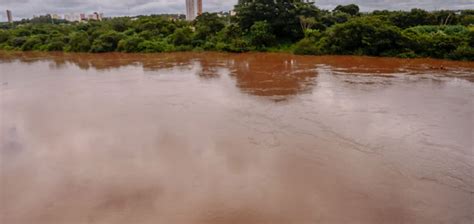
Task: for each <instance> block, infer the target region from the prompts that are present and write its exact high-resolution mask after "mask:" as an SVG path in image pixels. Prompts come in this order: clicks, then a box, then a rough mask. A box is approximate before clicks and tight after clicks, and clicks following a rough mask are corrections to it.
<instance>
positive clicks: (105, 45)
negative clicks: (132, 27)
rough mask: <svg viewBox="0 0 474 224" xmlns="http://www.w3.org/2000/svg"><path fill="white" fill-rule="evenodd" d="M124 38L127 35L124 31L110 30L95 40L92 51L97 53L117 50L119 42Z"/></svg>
mask: <svg viewBox="0 0 474 224" xmlns="http://www.w3.org/2000/svg"><path fill="white" fill-rule="evenodd" d="M124 38H125V35H124V34H122V33H118V32H116V31H108V32H106V33H104V34H102V35H100V36H99V37H98V38H97V39H95V40H94V42H93V43H92V47H91V51H92V52H95V53H100V52H111V51H115V50H116V49H117V45H118V42H119V41H120V40H122V39H124Z"/></svg>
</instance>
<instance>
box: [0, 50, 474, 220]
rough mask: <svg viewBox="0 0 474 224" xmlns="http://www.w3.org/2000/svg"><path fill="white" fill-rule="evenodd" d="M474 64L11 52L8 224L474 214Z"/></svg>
mask: <svg viewBox="0 0 474 224" xmlns="http://www.w3.org/2000/svg"><path fill="white" fill-rule="evenodd" d="M473 99H474V62H453V61H442V60H432V59H394V58H372V57H353V56H321V57H317V56H295V55H288V54H280V53H245V54H224V53H166V54H120V53H107V54H67V53H12V52H0V116H1V122H0V131H1V142H0V156H1V160H0V162H1V164H0V178H1V179H0V181H1V182H0V196H1V197H0V198H1V201H0V222H1V223H5V224H7V223H8V224H26V223H35V224H43V223H44V224H64V223H67V224H83V223H94V224H95V223H97V224H109V223H113V224H122V223H124V224H125V223H127V224H128V223H139V224H148V223H150V224H152V223H153V224H161V223H163V224H165V223H166V224H169V223H176V224H193V223H203V224H204V223H206V224H207V223H212V224H213V223H216V224H227V223H245V224H267V223H268V224H270V223H271V224H289V223H295V224H310V223H311V224H315V223H323V224H324V223H327V224H339V223H351V224H352V223H354V224H356V223H361V224H372V223H374V224H380V223H393V224H399V223H417V224H419V223H421V224H424V223H426V224H434V223H458V224H464V223H466V224H469V223H472V222H473V219H474V176H473V173H474V149H473V139H474V132H473V129H474V117H473V116H474V103H473Z"/></svg>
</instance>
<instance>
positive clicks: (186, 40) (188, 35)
mask: <svg viewBox="0 0 474 224" xmlns="http://www.w3.org/2000/svg"><path fill="white" fill-rule="evenodd" d="M170 38H171V42H172V43H173V44H174V45H175V46H182V45H191V44H192V41H193V31H192V30H191V29H190V28H189V27H185V28H178V29H176V30H175V31H174V33H173V34H172V35H171V37H170Z"/></svg>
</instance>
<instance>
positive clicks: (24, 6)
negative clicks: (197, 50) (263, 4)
mask: <svg viewBox="0 0 474 224" xmlns="http://www.w3.org/2000/svg"><path fill="white" fill-rule="evenodd" d="M203 2H204V3H203V4H204V6H203V7H204V10H206V11H223V10H230V9H232V7H233V5H234V4H235V3H236V2H237V0H203ZM350 3H355V4H358V5H359V6H360V7H361V9H362V10H363V11H371V10H374V9H391V10H398V9H402V10H407V9H411V8H423V9H428V10H437V9H474V0H316V5H317V6H318V7H320V8H325V9H332V8H334V7H335V6H336V5H338V4H350ZM6 9H10V10H12V11H13V16H14V18H15V19H19V18H27V17H32V16H33V15H42V14H48V13H57V14H64V13H80V12H85V13H92V12H94V11H100V12H103V13H104V14H105V16H118V15H146V14H160V13H183V14H184V13H185V0H0V10H1V17H0V20H2V21H5V20H6V15H5V10H6Z"/></svg>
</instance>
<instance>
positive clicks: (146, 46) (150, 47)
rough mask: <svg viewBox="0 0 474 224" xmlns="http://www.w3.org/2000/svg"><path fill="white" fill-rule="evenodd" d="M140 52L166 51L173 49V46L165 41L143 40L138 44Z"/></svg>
mask: <svg viewBox="0 0 474 224" xmlns="http://www.w3.org/2000/svg"><path fill="white" fill-rule="evenodd" d="M138 48H139V49H140V51H141V52H146V53H154V52H166V51H173V50H174V49H173V46H172V45H170V44H168V43H166V42H165V41H149V40H146V41H143V42H141V43H140V44H139V45H138Z"/></svg>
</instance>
